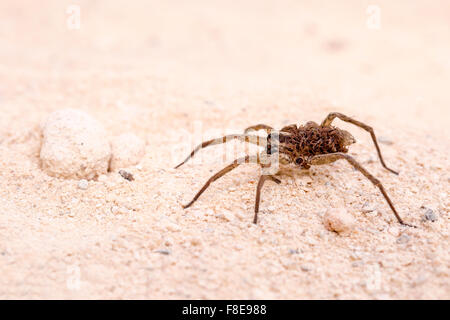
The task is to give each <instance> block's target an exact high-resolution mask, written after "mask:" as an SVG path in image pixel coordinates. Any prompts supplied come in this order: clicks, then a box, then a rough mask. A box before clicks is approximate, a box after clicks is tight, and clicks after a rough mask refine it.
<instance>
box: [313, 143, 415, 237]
mask: <svg viewBox="0 0 450 320" xmlns="http://www.w3.org/2000/svg"><path fill="white" fill-rule="evenodd" d="M339 159H345V160H347V161H348V162H349V163H350V164H351V165H352V166H353V167H354V168H355V169H357V170H358V171H359V172H361V173H362V174H363V175H364V176H365V177H366V178H367V179H369V180H370V182H372V183H373V184H374V185H375V186H376V187H377V188H378V189H380V191H381V193H382V194H383V196H384V198H385V199H386V201H387V203H388V205H389V207H390V208H391V209H392V211H393V212H394V214H395V217H396V218H397V220H398V222H399V223H400V224H402V225H405V226H408V227H414V228H416V226H413V225H411V224H408V223H405V222H403V219H402V218H401V217H400V215H399V214H398V213H397V210H395V207H394V204H393V203H392V201H391V199H390V198H389V196H388V194H387V193H386V190H385V189H384V187H383V185H382V184H381V182H380V180H378V179H377V178H375V177H374V176H373V175H372V174H370V173H369V171H367V170H366V169H365V168H364V167H363V166H362V165H361V164H359V163H358V161H356V160H355V159H354V158H353V157H351V156H350V155H348V154H346V153H341V152H337V153H329V154H320V155H316V156H314V157H312V158H311V159H310V163H311V165H322V164H328V163H331V162H334V161H336V160H339Z"/></svg>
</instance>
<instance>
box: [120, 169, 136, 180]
mask: <svg viewBox="0 0 450 320" xmlns="http://www.w3.org/2000/svg"><path fill="white" fill-rule="evenodd" d="M119 174H120V175H121V176H122V178H124V179H125V180H128V181H134V176H133V174H132V173H129V172H127V171H125V170H119Z"/></svg>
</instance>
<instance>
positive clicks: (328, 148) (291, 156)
mask: <svg viewBox="0 0 450 320" xmlns="http://www.w3.org/2000/svg"><path fill="white" fill-rule="evenodd" d="M335 118H338V119H340V120H342V121H345V122H348V123H351V124H353V125H355V126H358V127H360V128H362V129H364V130H366V131H367V132H369V133H370V135H371V137H372V140H373V143H374V145H375V148H376V150H377V153H378V158H379V159H380V162H381V164H382V166H383V167H384V168H385V169H387V170H388V171H390V172H392V173H394V174H396V175H398V172H397V171H394V170H392V169H390V168H389V167H388V166H386V164H385V162H384V160H383V156H382V155H381V151H380V147H379V146H378V143H377V139H376V136H375V133H374V130H373V129H372V127H370V126H368V125H366V124H364V123H362V122H360V121H358V120H355V119H353V118H350V117H348V116H346V115H344V114H342V113H338V112H332V113H330V114H329V115H328V116H327V117H326V118H325V120H323V121H322V123H321V124H320V125H318V124H317V123H315V122H313V121H310V122H307V123H306V124H305V125H300V126H297V125H295V124H292V125H288V126H285V127H283V128H282V129H281V130H280V131H276V130H275V129H273V128H272V127H270V126H268V125H265V124H257V125H254V126H251V127H248V128H247V129H245V131H244V133H243V134H231V135H226V136H223V137H221V138H217V139H212V140H209V141H205V142H203V143H201V144H200V145H198V146H197V147H196V148H195V149H194V150H193V151H192V152H191V153H190V155H189V156H188V157H187V158H186V159H185V160H184V161H183V162H181V163H180V164H179V165H177V166H176V167H175V169H176V168H178V167H180V166H181V165H183V164H184V163H186V162H187V161H188V160H189V159H190V158H192V157H193V156H194V155H195V154H196V153H197V152H198V151H199V150H200V149H203V148H206V147H208V146H212V145H217V144H221V143H226V142H228V141H230V140H234V139H237V140H239V141H242V142H246V143H251V144H256V145H258V146H262V147H264V148H265V149H264V151H262V152H261V153H260V154H258V155H254V156H249V155H247V156H245V157H242V158H239V159H236V160H234V161H233V162H232V163H231V164H230V165H228V166H226V167H225V168H223V169H222V170H220V171H219V172H217V173H216V174H215V175H213V176H212V177H211V178H209V180H208V181H207V182H206V183H205V185H204V186H203V187H202V188H201V189H200V191H198V193H197V194H196V195H195V196H194V198H193V199H192V200H191V202H189V203H188V204H186V205H184V206H183V208H184V209H186V208H188V207H190V206H191V205H192V204H193V203H194V202H195V201H196V200H197V199H198V198H199V197H200V195H201V194H202V193H203V192H204V191H205V190H206V189H207V188H208V187H209V186H210V184H211V183H212V182H214V181H216V180H217V179H219V178H220V177H222V176H223V175H225V174H226V173H228V172H230V171H232V170H233V169H235V168H236V167H238V166H239V165H240V164H242V163H257V164H259V165H260V166H261V167H262V168H263V169H264V168H266V169H267V167H270V166H271V164H268V163H267V159H268V157H271V156H276V157H277V159H278V161H279V164H281V166H287V165H291V166H292V165H294V167H297V168H301V169H309V168H310V167H311V166H313V165H323V164H329V163H332V162H335V161H336V160H340V159H344V160H346V161H348V162H349V163H350V164H351V165H352V166H353V167H354V168H355V169H356V170H358V171H359V172H361V173H362V174H363V175H364V176H365V177H366V178H367V179H369V180H370V181H371V182H372V183H373V184H374V185H375V186H376V187H377V188H378V189H379V190H380V192H381V193H382V194H383V196H384V198H385V199H386V201H387V203H388V205H389V207H390V208H391V209H392V211H393V212H394V215H395V217H396V218H397V221H398V222H399V223H400V224H402V225H405V226H409V227H415V226H413V225H410V224H407V223H405V222H404V221H403V220H402V218H401V217H400V215H399V214H398V213H397V210H396V209H395V207H394V205H393V203H392V201H391V199H390V198H389V196H388V194H387V193H386V190H385V189H384V187H383V185H382V184H381V182H380V180H378V179H377V178H375V177H374V176H373V175H372V174H370V173H369V172H368V171H367V170H366V169H365V168H364V167H363V166H362V165H361V164H359V163H358V162H357V161H356V160H355V159H354V158H353V157H352V156H350V155H348V154H347V152H348V146H349V145H351V144H353V143H355V142H356V140H355V138H354V137H353V136H352V135H351V134H350V133H349V132H347V131H345V130H342V129H339V128H337V127H334V126H332V125H331V123H332V122H333V120H334V119H335ZM258 130H265V131H266V133H267V137H266V138H264V137H261V136H258V135H251V134H249V132H250V131H254V132H255V131H258ZM274 136H275V137H276V138H277V140H275V141H276V142H278V143H273V141H274V139H273V138H274ZM281 166H280V167H278V166H277V168H276V172H271V173H267V171H266V172H264V171H262V174H261V176H260V178H259V181H258V185H257V187H256V199H255V215H254V218H253V223H255V224H256V223H257V222H258V211H259V202H260V195H261V189H262V187H263V185H264V182H265V181H266V180H271V181H273V182H275V183H277V184H280V183H281V181H280V180H279V179H278V178H276V177H275V176H274V175H275V174H278V173H280V170H279V168H281Z"/></svg>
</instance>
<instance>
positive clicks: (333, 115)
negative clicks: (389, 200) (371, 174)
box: [321, 112, 398, 175]
mask: <svg viewBox="0 0 450 320" xmlns="http://www.w3.org/2000/svg"><path fill="white" fill-rule="evenodd" d="M335 118H339V119H341V120H342V121H345V122H348V123H351V124H354V125H355V126H357V127H360V128H362V129H364V130H366V131H367V132H369V133H370V136H371V137H372V140H373V143H374V144H375V148H376V149H377V153H378V158H379V159H380V162H381V165H382V166H383V167H384V168H385V169H387V170H389V171H390V172H392V173H395V174H397V175H398V172H397V171H395V170H392V169H391V168H388V166H387V165H386V163H384V159H383V156H382V155H381V150H380V147H379V146H378V142H377V138H376V136H375V132H374V131H373V128H372V127H371V126H368V125H367V124H365V123H362V122H360V121H358V120H355V119H353V118H350V117H347V116H346V115H345V114H342V113H339V112H331V113H330V114H329V115H328V116H327V117H326V118H325V120H323V121H322V124H321V125H322V127H328V126H330V125H331V122H333V120H334V119H335Z"/></svg>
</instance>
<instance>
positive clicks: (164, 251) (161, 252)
mask: <svg viewBox="0 0 450 320" xmlns="http://www.w3.org/2000/svg"><path fill="white" fill-rule="evenodd" d="M153 252H155V253H160V254H163V255H166V256H168V255H169V254H170V251H169V250H167V249H160V250H155V251H153Z"/></svg>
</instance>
